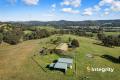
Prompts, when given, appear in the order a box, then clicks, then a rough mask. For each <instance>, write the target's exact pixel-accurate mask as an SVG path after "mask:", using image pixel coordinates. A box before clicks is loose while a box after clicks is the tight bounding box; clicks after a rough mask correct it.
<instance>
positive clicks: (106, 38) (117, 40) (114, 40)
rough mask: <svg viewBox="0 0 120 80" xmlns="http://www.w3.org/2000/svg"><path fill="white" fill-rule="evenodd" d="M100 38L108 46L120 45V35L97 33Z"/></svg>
mask: <svg viewBox="0 0 120 80" xmlns="http://www.w3.org/2000/svg"><path fill="white" fill-rule="evenodd" d="M97 36H98V39H99V40H100V41H101V42H102V43H103V44H104V45H105V46H108V47H112V46H120V35H116V36H115V35H105V34H104V33H98V34H97Z"/></svg>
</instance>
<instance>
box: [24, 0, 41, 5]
mask: <svg viewBox="0 0 120 80" xmlns="http://www.w3.org/2000/svg"><path fill="white" fill-rule="evenodd" d="M23 2H24V3H25V4H26V5H37V4H38V2H39V0H23Z"/></svg>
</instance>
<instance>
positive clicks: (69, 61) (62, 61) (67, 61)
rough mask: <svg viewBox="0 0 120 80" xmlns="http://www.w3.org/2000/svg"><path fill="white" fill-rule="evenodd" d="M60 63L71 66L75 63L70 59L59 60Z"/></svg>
mask: <svg viewBox="0 0 120 80" xmlns="http://www.w3.org/2000/svg"><path fill="white" fill-rule="evenodd" d="M58 62H60V63H70V64H72V63H73V59H70V58H59V59H58Z"/></svg>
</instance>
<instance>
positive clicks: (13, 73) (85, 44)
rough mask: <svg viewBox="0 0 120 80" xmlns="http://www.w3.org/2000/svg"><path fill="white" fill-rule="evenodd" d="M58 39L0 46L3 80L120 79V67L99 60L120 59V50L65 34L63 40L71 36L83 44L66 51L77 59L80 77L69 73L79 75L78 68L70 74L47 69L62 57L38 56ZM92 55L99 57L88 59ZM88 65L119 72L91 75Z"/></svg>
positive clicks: (119, 65) (1, 75)
mask: <svg viewBox="0 0 120 80" xmlns="http://www.w3.org/2000/svg"><path fill="white" fill-rule="evenodd" d="M55 37H56V36H55V35H54V36H51V37H49V38H44V39H41V40H31V41H25V42H23V43H20V44H18V45H14V46H11V45H0V80H83V77H86V76H87V77H88V79H85V80H119V79H120V75H119V74H120V64H117V63H114V62H111V61H109V60H107V59H104V58H101V57H99V56H100V55H104V54H107V55H111V56H113V57H116V58H117V57H118V56H120V47H114V48H109V47H104V46H101V45H98V44H96V43H99V41H97V40H94V39H90V38H85V37H78V36H73V35H63V36H61V37H62V39H63V40H65V41H66V40H68V38H69V37H71V38H76V39H78V40H79V42H80V47H79V48H77V49H75V50H73V51H70V52H66V54H67V55H72V56H76V75H75V73H73V74H69V73H72V72H75V69H74V68H73V71H71V72H68V74H66V75H65V74H64V73H62V72H60V71H50V70H48V69H47V68H45V66H47V64H49V63H51V62H52V61H53V60H55V59H57V58H59V56H58V55H56V54H52V55H50V54H49V55H46V56H41V55H38V53H39V51H40V48H41V47H43V46H44V47H45V46H47V47H48V48H52V47H54V45H51V44H50V43H49V42H50V39H52V38H55ZM46 43H47V45H46ZM88 53H89V54H95V55H97V56H95V57H94V58H88V57H86V54H88ZM34 54H37V56H35V57H34V59H35V60H36V61H37V63H36V62H35V61H34V60H33V59H32V58H31V57H33V55H34ZM74 63H75V59H74ZM73 65H74V64H73ZM41 66H42V68H41ZM88 66H89V67H98V68H102V67H103V68H106V67H110V68H114V69H115V70H114V72H112V73H111V72H105V73H102V72H88V71H87V69H86V68H87V67H88ZM43 69H45V71H44V70H43Z"/></svg>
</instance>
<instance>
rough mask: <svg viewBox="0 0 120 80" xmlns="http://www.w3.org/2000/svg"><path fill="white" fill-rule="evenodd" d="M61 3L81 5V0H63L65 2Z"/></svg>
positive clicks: (64, 4)
mask: <svg viewBox="0 0 120 80" xmlns="http://www.w3.org/2000/svg"><path fill="white" fill-rule="evenodd" d="M61 5H63V6H72V7H80V5H81V0H63V2H61Z"/></svg>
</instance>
